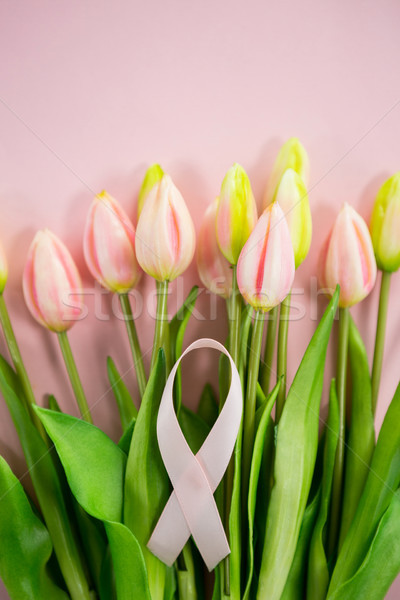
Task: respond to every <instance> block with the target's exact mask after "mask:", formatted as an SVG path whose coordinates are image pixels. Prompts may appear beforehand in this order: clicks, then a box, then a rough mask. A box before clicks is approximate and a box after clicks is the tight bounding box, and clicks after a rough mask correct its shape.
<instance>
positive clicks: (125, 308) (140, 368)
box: [119, 294, 146, 398]
mask: <svg viewBox="0 0 400 600" xmlns="http://www.w3.org/2000/svg"><path fill="white" fill-rule="evenodd" d="M119 301H120V304H121V309H122V313H123V315H124V320H125V325H126V330H127V332H128V338H129V344H130V347H131V351H132V357H133V365H134V367H135V371H136V378H137V382H138V387H139V394H140V397H141V398H143V394H144V391H145V389H146V374H145V372H144V365H143V358H142V351H141V349H140V343H139V338H138V335H137V331H136V327H135V321H134V319H133V315H132V308H131V303H130V302H129V295H128V294H119Z"/></svg>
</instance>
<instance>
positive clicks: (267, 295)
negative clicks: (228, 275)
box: [237, 202, 295, 312]
mask: <svg viewBox="0 0 400 600" xmlns="http://www.w3.org/2000/svg"><path fill="white" fill-rule="evenodd" d="M294 272H295V266H294V253H293V247H292V242H291V238H290V231H289V227H288V224H287V222H286V219H285V216H284V214H283V212H282V209H281V207H280V206H279V204H277V203H275V202H274V203H272V204H270V205H269V206H267V208H266V209H265V210H264V212H263V214H262V215H261V217H260V218H259V219H258V221H257V224H256V226H255V228H254V230H253V232H252V234H251V235H250V237H249V239H248V240H247V242H246V244H245V245H244V246H243V250H242V252H241V253H240V257H239V260H238V265H237V279H238V286H239V290H240V293H241V294H242V296H243V298H244V299H245V300H246V301H247V302H248V303H249V304H250V305H251V306H252V307H253V308H254V309H256V310H262V311H264V312H265V311H268V310H270V309H271V308H273V307H274V306H277V305H278V304H280V303H281V302H282V300H283V299H284V298H285V297H286V296H287V295H288V293H289V292H290V289H291V286H292V283H293V279H294Z"/></svg>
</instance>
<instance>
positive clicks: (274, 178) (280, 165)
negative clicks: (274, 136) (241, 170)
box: [263, 138, 310, 207]
mask: <svg viewBox="0 0 400 600" xmlns="http://www.w3.org/2000/svg"><path fill="white" fill-rule="evenodd" d="M288 169H293V171H295V173H297V174H298V175H300V177H301V179H302V180H303V182H304V185H305V186H306V188H307V187H308V183H309V177H310V163H309V160H308V155H307V152H306V150H305V148H304V146H303V145H302V144H301V143H300V141H299V140H298V139H297V138H290V139H289V140H288V141H287V142H285V143H284V144H283V146H282V148H281V149H280V151H279V154H278V156H277V158H276V161H275V163H274V166H273V167H272V171H271V175H270V177H269V180H268V183H267V187H266V190H265V195H264V204H263V206H264V207H265V206H268V204H270V203H271V202H273V201H274V200H275V196H276V192H277V188H278V186H279V182H280V180H281V178H282V175H283V174H284V173H285V171H287V170H288Z"/></svg>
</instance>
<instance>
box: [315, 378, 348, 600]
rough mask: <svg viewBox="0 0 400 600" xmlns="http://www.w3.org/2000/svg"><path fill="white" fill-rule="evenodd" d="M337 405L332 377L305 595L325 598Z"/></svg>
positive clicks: (336, 441) (337, 418)
mask: <svg viewBox="0 0 400 600" xmlns="http://www.w3.org/2000/svg"><path fill="white" fill-rule="evenodd" d="M339 426H340V423H339V405H338V399H337V394H336V382H335V380H334V379H332V382H331V387H330V394H329V416H328V423H327V427H326V433H325V448H324V464H323V475H322V490H321V503H320V506H319V512H318V517H317V522H316V524H315V527H314V532H313V535H312V538H311V544H310V556H309V561H308V577H307V597H308V598H313V600H324V598H326V591H327V589H328V585H329V570H328V560H327V556H326V553H325V538H326V535H325V534H326V523H327V520H328V513H329V503H330V498H331V489H332V478H333V469H334V466H335V456H336V447H337V443H338V439H339Z"/></svg>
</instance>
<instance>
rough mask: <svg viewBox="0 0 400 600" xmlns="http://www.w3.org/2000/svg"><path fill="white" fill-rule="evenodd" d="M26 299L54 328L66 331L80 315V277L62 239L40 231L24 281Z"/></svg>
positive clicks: (38, 316) (38, 317)
mask: <svg viewBox="0 0 400 600" xmlns="http://www.w3.org/2000/svg"><path fill="white" fill-rule="evenodd" d="M22 285H23V291H24V296H25V302H26V304H27V306H28V308H29V310H30V311H31V313H32V315H33V317H34V318H35V319H36V320H37V321H38V322H39V323H40V324H41V325H44V326H45V327H47V328H48V329H50V330H51V331H57V332H61V331H66V330H67V329H69V328H70V327H72V325H73V324H74V322H75V321H76V320H77V319H79V318H80V315H81V303H82V297H81V288H82V284H81V278H80V276H79V273H78V269H77V268H76V265H75V263H74V261H73V259H72V257H71V255H70V253H69V251H68V249H67V248H66V247H65V246H64V244H63V243H62V242H61V240H59V239H58V237H57V236H55V235H54V233H52V232H51V231H49V230H48V229H44V230H42V231H38V232H37V234H36V235H35V237H34V239H33V242H32V244H31V246H30V248H29V252H28V258H27V262H26V265H25V270H24V275H23V280H22Z"/></svg>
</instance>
